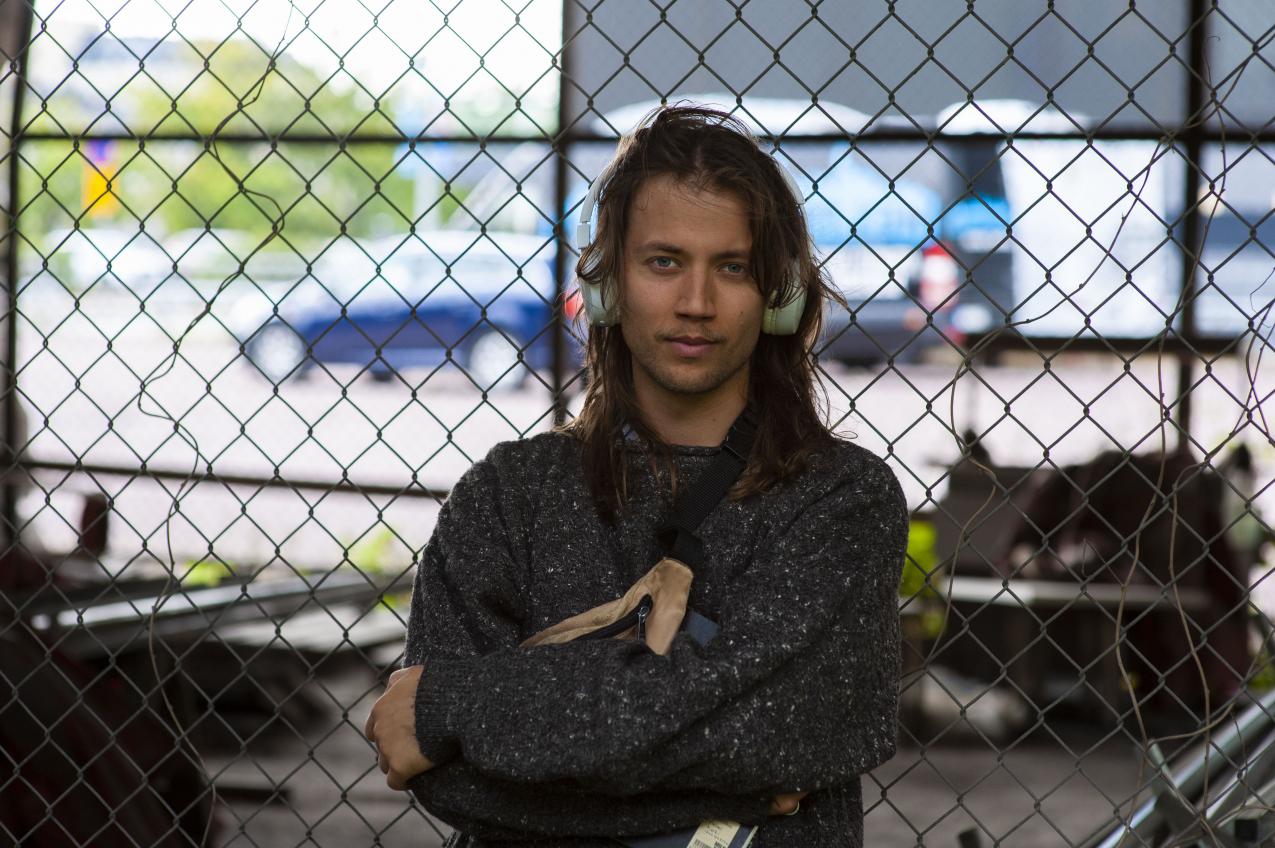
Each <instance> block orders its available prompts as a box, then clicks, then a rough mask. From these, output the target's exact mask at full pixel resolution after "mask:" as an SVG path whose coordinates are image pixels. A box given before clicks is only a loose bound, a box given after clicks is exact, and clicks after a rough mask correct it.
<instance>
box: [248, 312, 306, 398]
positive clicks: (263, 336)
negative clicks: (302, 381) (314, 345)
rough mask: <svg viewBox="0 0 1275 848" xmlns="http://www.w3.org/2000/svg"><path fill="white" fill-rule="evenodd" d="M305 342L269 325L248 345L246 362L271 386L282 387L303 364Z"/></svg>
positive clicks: (290, 331)
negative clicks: (250, 363) (270, 383)
mask: <svg viewBox="0 0 1275 848" xmlns="http://www.w3.org/2000/svg"><path fill="white" fill-rule="evenodd" d="M306 355H307V351H306V345H305V341H304V340H303V339H302V338H301V337H300V336H299V335H297V333H296V331H295V330H293V329H292V328H290V327H286V326H284V325H283V324H271V325H269V326H267V327H265V328H264V329H262V330H261V332H259V333H257V335H256V336H254V337H253V339H252V341H251V342H249V344H248V358H249V359H251V360H252V363H253V364H254V365H256V366H257V368H258V370H260V371H261V373H262V374H264V375H265V377H266V379H267V380H269V381H270V382H272V383H276V384H278V383H282V382H283V381H284V380H286V379H288V378H289V377H291V376H293V375H295V374H296V373H297V372H298V369H300V368H301V366H302V365H303V364H304V363H305V359H306Z"/></svg>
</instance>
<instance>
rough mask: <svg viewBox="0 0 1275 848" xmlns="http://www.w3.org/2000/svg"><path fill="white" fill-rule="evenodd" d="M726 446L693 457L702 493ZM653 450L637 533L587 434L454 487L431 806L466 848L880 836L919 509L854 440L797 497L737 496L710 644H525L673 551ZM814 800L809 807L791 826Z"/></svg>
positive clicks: (787, 844)
mask: <svg viewBox="0 0 1275 848" xmlns="http://www.w3.org/2000/svg"><path fill="white" fill-rule="evenodd" d="M718 450H719V449H718V448H712V447H679V448H677V454H678V456H677V462H678V470H679V474H681V475H683V476H681V477H680V479H681V480H682V481H684V482H689V481H692V480H694V479H695V476H696V475H697V473H698V472H699V471H700V470H702V469H703V468H704V467H706V465H707V464H708V463H709V462H710V460H711V458H712V456H713V455H714V454H715V453H716V452H717V451H718ZM629 459H630V468H631V472H630V477H629V494H630V508H629V509H628V510H627V511H626V512H625V513H624V514H623V515H622V517H621V519H620V521H619V523H618V525H617V527H615V528H609V527H607V526H606V525H604V524H603V523H602V521H601V520H600V519H599V518H598V517H597V515H596V513H595V511H594V508H593V505H592V501H591V499H590V496H589V492H588V488H587V485H586V483H585V480H584V474H583V468H582V462H581V452H580V445H579V442H577V441H576V440H575V439H573V438H572V437H571V436H569V435H567V434H563V433H546V434H542V435H539V436H536V437H534V438H530V439H526V440H523V441H516V442H505V443H502V444H498V445H496V446H495V447H494V448H492V450H491V452H490V453H489V454H488V455H487V458H486V459H484V460H481V461H479V462H477V463H475V464H474V465H473V467H472V468H470V469H469V471H467V472H466V473H465V475H464V476H463V477H462V478H461V480H460V481H459V482H457V484H456V486H455V487H454V488H453V489H452V492H451V495H450V496H449V497H448V499H447V501H446V503H445V504H444V505H443V508H442V510H441V511H440V513H439V516H438V524H437V526H436V528H435V530H434V533H433V536H432V537H431V539H430V541H429V544H428V545H427V546H426V548H425V551H424V554H423V557H422V562H421V565H420V567H419V569H418V571H417V576H416V584H415V591H414V593H413V596H412V605H411V614H410V619H409V621H408V631H407V651H406V661H407V664H409V665H412V664H418V663H419V664H423V665H424V667H425V668H424V672H423V674H422V676H421V679H420V686H419V688H418V690H417V696H416V711H417V715H416V733H417V737H418V739H419V741H420V745H421V749H422V751H423V752H424V754H425V755H426V756H427V757H429V758H430V760H432V761H433V762H434V763H436V764H437V765H436V767H435V768H433V769H431V770H430V771H428V772H426V773H424V774H423V775H420V776H418V777H416V778H414V779H413V780H412V781H411V790H412V792H413V793H414V794H415V795H416V797H417V798H418V799H419V800H420V801H421V803H422V804H423V805H424V807H425V808H426V809H427V810H429V811H430V812H431V813H432V814H434V815H435V816H437V817H438V818H439V819H441V820H442V821H444V822H447V823H448V824H450V825H452V826H453V827H455V828H457V829H458V830H459V831H462V832H463V834H464V835H463V836H462V837H457V838H456V839H455V840H454V841H453V842H452V843H450V844H454V845H461V846H488V845H496V844H499V845H511V846H512V845H519V846H530V845H535V846H541V848H549V847H550V846H553V848H557V846H562V848H595V846H596V848H603V846H607V848H614V843H612V842H610V841H609V840H608V839H607V838H606V837H608V836H623V835H636V834H647V833H657V832H660V831H667V830H676V829H681V828H685V827H691V826H693V825H695V824H697V823H699V822H700V821H703V820H705V819H720V818H725V819H731V820H735V821H742V822H747V823H759V822H761V823H764V824H763V826H762V828H761V830H760V832H759V834H758V836H757V839H756V840H755V841H754V842H753V848H776V846H784V848H793V846H809V848H818V846H825V845H826V846H834V845H835V846H859V845H861V844H862V842H863V808H862V800H861V795H860V786H859V775H860V774H861V773H863V772H865V771H867V770H869V769H871V768H873V767H875V766H877V765H878V764H880V763H882V762H884V761H885V760H887V759H889V758H890V757H891V756H892V755H893V754H894V747H895V732H896V717H895V711H896V705H897V700H896V699H897V684H898V675H899V659H900V654H899V631H898V599H897V591H898V584H899V575H900V570H901V568H902V564H903V555H904V549H905V547H906V541H907V524H908V514H907V508H906V505H905V502H904V499H903V495H902V491H901V490H900V487H899V484H898V481H897V480H896V478H895V476H894V474H893V472H892V471H891V470H890V469H889V467H888V466H887V465H886V464H885V463H884V462H883V461H882V460H881V459H879V458H878V457H877V456H875V455H873V454H872V453H871V452H869V451H867V450H865V449H864V448H862V447H859V446H858V445H855V444H852V443H850V442H844V441H841V442H838V445H837V447H836V448H835V450H831V451H828V452H825V453H823V454H820V455H819V456H817V457H815V458H814V459H813V460H812V462H811V464H810V466H809V467H808V468H807V470H806V471H805V472H804V473H803V474H802V475H801V476H800V477H799V478H798V479H797V480H795V481H792V482H790V483H789V484H787V485H785V486H784V487H781V488H779V489H777V490H775V491H773V492H771V493H768V494H766V495H761V496H756V497H753V498H749V499H746V500H744V501H743V502H729V501H723V502H722V503H721V504H719V505H718V507H717V508H716V509H715V510H714V511H713V512H712V513H711V514H710V515H709V516H708V518H707V519H705V521H704V523H703V524H702V525H701V526H700V530H699V536H700V537H701V538H702V539H703V541H704V548H705V553H706V561H705V563H704V565H703V566H702V567H701V568H699V569H697V570H696V574H695V580H694V583H693V585H692V588H691V597H690V604H691V606H692V607H693V608H694V609H695V610H696V611H698V612H700V613H701V614H703V615H706V616H708V617H709V618H710V619H713V620H714V621H716V622H717V623H718V624H719V625H720V627H721V630H720V631H719V633H718V634H717V637H716V638H715V639H714V640H713V641H712V642H711V643H710V644H709V645H708V646H700V645H698V644H697V643H695V642H694V641H693V640H691V638H690V637H689V636H688V635H687V634H678V636H677V637H676V639H675V640H674V642H673V646H672V648H671V650H670V651H669V653H668V655H667V656H659V655H656V654H654V653H652V652H651V651H649V650H648V649H647V648H646V647H645V646H644V645H643V644H641V643H640V642H638V641H636V640H594V641H584V642H573V643H569V644H565V645H553V646H541V647H536V648H519V647H517V646H518V643H519V642H521V641H522V640H523V639H525V638H526V637H528V636H530V635H531V634H533V633H535V632H536V631H538V630H540V629H542V628H544V627H547V626H549V625H551V624H553V623H555V622H557V621H560V620H561V619H563V618H566V617H568V616H571V615H574V614H576V613H578V612H581V611H583V610H585V609H588V608H590V607H593V606H596V605H597V604H601V603H604V602H606V601H609V600H612V599H613V598H615V597H617V596H619V595H620V594H622V593H623V592H624V591H625V590H626V589H627V588H628V587H629V586H630V585H631V584H632V583H633V582H634V581H635V580H637V579H638V578H639V577H641V576H642V575H643V574H644V573H646V571H647V570H648V569H649V568H650V567H651V566H652V565H654V564H655V563H656V562H657V561H658V560H659V557H660V552H659V548H658V546H657V544H656V542H655V524H656V522H657V521H658V520H659V518H660V517H661V516H662V514H663V511H664V503H665V502H664V500H663V499H662V496H661V494H660V493H659V492H658V491H657V489H656V486H655V482H654V480H653V478H652V476H651V474H650V472H649V470H648V469H647V465H646V459H645V457H644V456H643V455H642V454H641V453H640V452H639V451H638V448H637V447H636V446H632V445H631V446H630V448H629ZM806 790H810V791H811V794H810V795H809V796H808V797H807V798H806V799H805V800H803V801H802V803H801V809H800V811H799V812H798V814H797V815H794V816H787V817H784V816H774V817H772V816H768V815H767V808H768V806H769V803H770V799H771V798H772V796H774V795H775V794H777V793H779V792H785V791H787V792H792V791H806Z"/></svg>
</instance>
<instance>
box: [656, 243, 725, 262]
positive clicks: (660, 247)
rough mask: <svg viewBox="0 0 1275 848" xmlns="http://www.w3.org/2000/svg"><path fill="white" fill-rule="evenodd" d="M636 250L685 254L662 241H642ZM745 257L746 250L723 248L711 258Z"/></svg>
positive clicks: (682, 250)
mask: <svg viewBox="0 0 1275 848" xmlns="http://www.w3.org/2000/svg"><path fill="white" fill-rule="evenodd" d="M637 251H638V252H639V253H671V254H673V255H675V256H685V255H686V250H685V249H683V248H681V247H678V246H677V245H675V244H669V243H668V242H663V241H648V242H643V243H642V244H640V245H638V246H637ZM747 258H748V251H747V250H739V249H738V248H736V249H734V250H725V251H722V252H721V253H715V254H713V256H712V259H713V260H715V261H719V260H722V259H747Z"/></svg>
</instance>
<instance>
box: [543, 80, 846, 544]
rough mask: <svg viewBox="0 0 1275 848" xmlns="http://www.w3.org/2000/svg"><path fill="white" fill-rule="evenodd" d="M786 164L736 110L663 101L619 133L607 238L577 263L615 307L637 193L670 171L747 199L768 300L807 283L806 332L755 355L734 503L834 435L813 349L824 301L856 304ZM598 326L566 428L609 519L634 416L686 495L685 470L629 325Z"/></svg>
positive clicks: (618, 499)
mask: <svg viewBox="0 0 1275 848" xmlns="http://www.w3.org/2000/svg"><path fill="white" fill-rule="evenodd" d="M780 167H782V166H780V165H779V164H778V163H777V162H775V161H774V160H773V159H772V158H771V157H770V156H768V155H767V154H766V153H765V152H763V151H762V150H761V148H760V147H759V146H758V143H757V140H756V139H755V138H754V137H753V135H752V133H750V132H749V130H748V128H747V127H746V126H745V125H744V124H743V123H742V122H740V121H738V120H737V119H735V118H733V117H731V116H730V115H727V114H725V113H723V112H719V111H716V110H714V109H709V108H704V107H699V106H687V105H676V106H667V107H661V108H659V109H656V110H654V111H652V112H651V113H650V114H648V115H647V116H646V118H645V119H643V121H642V122H641V124H639V126H638V128H637V129H636V130H635V131H634V132H632V133H631V134H630V135H628V136H626V137H625V138H624V139H623V140H621V142H620V145H619V147H618V149H617V150H616V153H615V157H614V158H613V159H612V160H611V162H610V163H609V164H608V165H607V167H606V168H605V169H604V170H603V172H602V174H601V175H600V176H599V177H598V179H599V180H600V181H601V183H600V185H602V186H603V188H602V191H601V194H600V196H599V199H598V208H597V210H596V212H595V215H594V219H595V220H596V221H597V235H596V237H595V238H594V239H593V241H592V243H591V244H590V245H589V246H588V248H586V249H585V250H584V251H583V253H581V255H580V259H579V261H578V262H577V263H576V276H577V277H578V278H579V279H581V280H584V281H586V282H589V283H594V284H602V285H604V291H605V294H606V300H607V302H608V303H610V302H612V299H613V298H618V297H619V291H618V290H616V289H615V287H616V286H621V287H622V286H623V285H624V275H623V274H622V273H621V272H622V268H623V264H624V246H625V245H624V239H625V235H626V234H627V232H628V225H629V217H630V213H631V208H632V203H633V198H634V197H635V196H636V195H637V192H638V190H639V188H641V186H642V184H643V183H644V182H645V181H646V180H648V179H650V178H652V177H656V176H664V175H667V176H671V177H673V178H675V179H676V180H678V181H679V182H682V183H683V184H686V185H690V186H694V187H697V188H711V189H713V190H715V191H721V192H732V193H734V194H735V195H736V196H737V197H739V198H740V199H741V200H742V201H743V202H744V206H745V208H746V209H748V212H749V226H750V231H751V235H752V248H751V254H752V255H751V256H750V257H749V266H750V267H751V268H752V270H753V277H754V279H755V280H756V281H757V283H758V286H759V288H760V289H761V293H762V296H763V298H764V299H765V302H766V303H771V302H772V297H774V296H776V295H778V297H779V302H786V300H787V299H788V298H789V297H790V296H791V295H792V294H793V292H792V291H791V283H792V282H793V281H792V280H790V277H791V276H792V271H793V268H794V267H795V268H796V269H797V273H796V277H797V281H798V284H799V285H800V286H802V287H803V288H804V289H805V290H806V304H805V308H804V311H803V312H802V316H801V321H800V323H799V324H798V329H797V332H796V333H795V334H793V335H790V336H775V335H769V334H763V335H762V336H761V337H760V338H759V340H758V342H757V347H756V348H755V349H754V350H753V355H752V359H751V361H750V363H749V365H750V367H749V386H748V401H749V403H750V404H751V405H752V406H753V408H754V410H755V411H756V413H757V417H758V428H757V435H756V438H755V439H754V441H753V448H752V453H751V455H750V456H749V459H748V465H747V467H746V468H745V469H744V472H743V474H741V475H740V478H739V480H737V481H736V483H735V486H734V487H733V488H732V490H731V492H730V494H729V496H728V497H729V499H731V500H741V499H743V498H746V497H748V496H750V495H753V494H757V493H760V492H764V491H768V490H770V489H771V488H773V487H775V486H777V485H780V484H782V483H783V482H784V481H785V480H787V479H789V478H790V477H791V476H793V475H795V474H797V473H799V472H800V471H801V470H802V469H803V468H805V466H806V462H807V460H808V459H809V458H810V456H811V455H812V454H814V453H816V452H818V451H820V450H822V449H824V448H826V447H828V446H830V445H831V443H832V441H833V436H832V434H831V432H830V430H829V429H828V426H827V425H826V424H825V419H826V417H827V409H826V400H827V399H826V397H825V399H824V401H825V403H824V409H823V410H822V411H821V409H820V407H819V405H818V404H817V403H816V392H815V361H814V356H813V354H812V347H813V345H814V343H815V341H816V340H817V339H818V338H819V334H820V330H821V329H822V326H823V306H824V302H825V301H826V300H833V301H835V302H838V303H840V304H841V305H842V306H843V307H844V306H845V305H846V303H845V299H844V298H843V297H842V296H841V294H840V292H838V291H836V290H835V289H834V288H833V287H832V286H830V285H829V283H828V280H827V278H826V276H825V275H824V273H823V271H822V270H821V268H820V267H819V265H818V263H817V261H816V259H815V257H814V255H813V252H812V249H811V242H810V236H809V233H808V231H807V227H806V221H805V218H804V216H803V215H802V214H801V209H800V207H799V206H798V204H797V202H796V199H795V198H794V197H793V195H792V192H791V191H790V190H789V188H788V185H787V183H786V182H785V181H784V178H783V176H782V174H781V173H780V171H779V168H780ZM784 289H787V290H784ZM577 317H578V316H577ZM621 320H623V316H621ZM588 333H589V335H588V344H587V350H586V367H587V369H588V376H589V384H588V388H587V390H586V391H585V397H584V405H583V408H582V409H581V410H580V414H579V415H578V416H576V418H575V419H574V420H573V421H571V422H569V423H568V424H565V425H563V427H562V428H561V430H563V431H565V432H568V433H570V434H572V435H573V436H575V437H576V438H577V439H579V440H580V441H581V442H582V450H583V460H584V469H585V476H586V479H587V480H588V484H589V489H590V492H591V493H592V495H593V499H594V502H595V503H596V504H597V507H598V510H599V513H600V514H601V515H602V517H603V519H604V520H605V521H607V522H608V523H610V522H613V521H614V519H615V517H616V514H617V513H618V511H619V510H621V509H623V508H624V506H625V505H626V503H627V500H628V479H627V476H628V475H627V468H628V466H627V462H626V459H625V445H624V438H623V432H624V427H625V425H626V424H628V425H629V426H631V427H632V428H633V431H634V433H635V434H636V436H637V437H638V438H639V440H640V441H641V443H642V444H643V445H645V446H646V448H647V453H648V457H649V459H650V462H651V470H652V473H653V474H654V475H655V476H656V477H657V479H658V478H659V476H660V468H661V466H662V467H663V468H664V469H665V470H666V471H667V473H668V476H669V481H670V489H669V497H670V498H674V497H676V493H677V471H676V465H675V464H674V451H673V448H672V446H670V445H668V444H666V443H665V442H663V441H662V440H661V439H660V438H659V436H658V435H657V434H656V433H655V431H654V430H653V429H652V428H651V427H650V426H649V425H648V424H647V423H646V422H645V421H644V420H643V418H642V415H641V411H640V409H639V408H638V404H637V398H636V395H635V393H634V388H633V370H632V357H631V354H630V351H629V348H628V345H627V344H625V342H624V336H623V334H622V333H621V330H620V326H619V325H618V324H615V325H611V326H606V327H602V326H596V325H595V326H591V327H589V330H588ZM657 458H658V462H657Z"/></svg>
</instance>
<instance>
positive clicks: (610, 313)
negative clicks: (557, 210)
mask: <svg viewBox="0 0 1275 848" xmlns="http://www.w3.org/2000/svg"><path fill="white" fill-rule="evenodd" d="M775 167H776V168H778V169H779V174H780V176H782V177H783V178H784V183H785V184H786V185H787V186H788V190H789V191H790V192H792V197H793V200H795V201H796V203H797V209H798V210H800V211H801V214H802V216H803V217H804V216H805V214H806V207H805V201H804V200H803V199H802V196H801V191H800V189H798V188H797V183H796V182H794V181H793V178H792V175H791V174H789V173H788V171H787V169H786V168H784V167H783V166H782V165H780V164H779V163H778V162H776V163H775ZM603 182H604V180H603V178H602V177H599V178H598V179H596V180H594V181H593V185H591V186H589V196H588V197H587V198H586V199H585V201H584V206H583V207H582V208H581V210H580V222H579V223H578V224H576V248H577V249H579V251H580V252H581V253H583V252H584V251H585V249H586V248H588V247H589V245H591V244H593V238H594V233H593V227H592V223H593V215H594V212H596V211H597V208H598V196H599V195H600V194H601V193H602V184H603ZM614 291H615V287H614V286H613V285H611V281H610V280H603V281H602V282H600V283H589V282H586V281H585V280H580V295H581V298H582V299H583V300H584V309H585V312H586V313H587V314H588V316H589V321H590V323H593V324H597V325H598V326H602V327H606V326H611V325H613V324H617V323H619V309H618V304H617V303H616V302H615V298H614V297H608V295H609V294H610V293H612V292H614ZM785 293H789V298H788V300H787V302H785V303H777V302H776V301H778V300H779V298H781V297H783V295H784V294H785ZM607 301H610V302H609V303H608V302H607ZM805 308H806V288H805V286H803V285H802V284H801V262H800V260H793V263H792V269H791V270H790V271H789V272H788V279H787V280H785V281H784V285H782V286H781V287H780V288H779V290H778V291H776V292H775V294H774V297H772V298H771V304H770V306H768V307H766V311H765V312H764V313H762V321H761V331H762V332H763V333H767V334H769V335H772V336H791V335H792V334H793V333H795V332H797V325H798V324H800V323H801V313H802V311H803V310H804V309H805Z"/></svg>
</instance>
